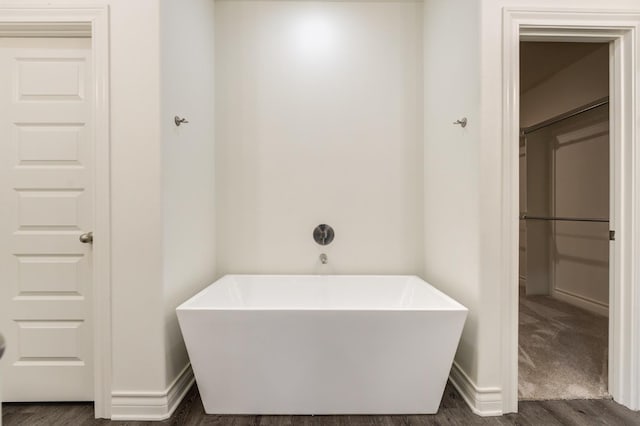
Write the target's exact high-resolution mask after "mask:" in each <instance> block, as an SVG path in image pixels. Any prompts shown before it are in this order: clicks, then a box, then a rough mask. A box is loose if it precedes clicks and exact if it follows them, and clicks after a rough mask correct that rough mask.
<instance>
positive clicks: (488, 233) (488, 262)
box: [443, 0, 640, 387]
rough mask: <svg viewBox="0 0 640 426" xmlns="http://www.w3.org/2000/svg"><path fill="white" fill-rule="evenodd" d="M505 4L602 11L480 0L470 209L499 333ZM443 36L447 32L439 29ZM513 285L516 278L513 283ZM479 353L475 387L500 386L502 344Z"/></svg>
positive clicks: (581, 4) (627, 4) (572, 1)
mask: <svg viewBox="0 0 640 426" xmlns="http://www.w3.org/2000/svg"><path fill="white" fill-rule="evenodd" d="M504 7H534V8H542V7H547V8H554V9H557V8H564V9H572V10H602V8H603V4H602V2H601V1H599V0H581V1H576V0H483V1H482V2H481V11H480V18H481V22H482V25H481V27H480V33H479V39H480V40H481V59H480V65H481V68H480V74H478V75H477V77H476V79H475V87H477V88H479V89H480V92H481V110H480V111H481V121H482V130H481V142H480V143H481V147H480V150H481V154H480V155H479V156H478V157H477V158H476V160H477V161H478V164H479V167H480V180H481V185H480V189H481V192H480V199H481V202H480V204H479V206H478V209H477V210H475V211H472V212H470V214H478V215H480V217H481V220H482V223H483V226H482V235H481V244H480V246H481V259H480V261H481V264H482V265H483V268H482V272H481V274H480V276H479V281H480V284H479V286H480V287H481V288H482V294H483V296H482V301H481V303H482V305H483V308H484V312H486V313H485V314H484V315H483V316H482V321H481V322H482V324H484V326H483V327H486V328H488V329H491V330H493V333H494V334H496V335H499V334H500V333H501V332H502V330H503V327H504V325H503V321H502V315H503V311H504V310H506V309H507V308H508V307H506V306H504V304H503V300H504V299H503V297H502V295H501V289H502V288H503V283H502V268H501V265H502V263H501V262H502V260H501V259H500V256H499V251H500V247H501V245H500V238H501V231H500V230H501V226H503V222H502V220H503V219H502V204H501V194H500V192H501V185H502V174H501V173H502V147H501V143H502V131H503V123H502V101H503V98H502V96H503V93H502V49H503V46H502V17H503V9H504ZM606 8H607V10H618V11H625V12H626V11H629V10H638V9H639V8H640V7H639V5H638V2H637V0H611V1H609V2H607V4H606ZM443 36H445V35H444V34H443ZM514 143H515V142H514ZM514 285H515V283H514ZM480 351H481V352H482V353H481V354H479V356H478V358H477V362H478V364H479V368H481V369H483V370H485V371H486V373H487V374H485V375H482V376H481V377H478V382H476V384H477V385H479V386H498V387H499V386H501V383H502V377H501V369H502V365H503V363H504V362H507V360H503V359H501V356H502V353H503V350H502V347H501V346H500V344H495V345H493V346H484V347H483V348H481V349H480Z"/></svg>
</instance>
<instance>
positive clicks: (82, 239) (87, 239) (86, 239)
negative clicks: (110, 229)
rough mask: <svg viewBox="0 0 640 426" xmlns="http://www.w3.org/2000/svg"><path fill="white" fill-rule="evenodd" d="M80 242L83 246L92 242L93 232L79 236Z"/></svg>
mask: <svg viewBox="0 0 640 426" xmlns="http://www.w3.org/2000/svg"><path fill="white" fill-rule="evenodd" d="M80 242H81V243H84V244H89V243H92V242H93V232H87V233H86V234H82V235H80Z"/></svg>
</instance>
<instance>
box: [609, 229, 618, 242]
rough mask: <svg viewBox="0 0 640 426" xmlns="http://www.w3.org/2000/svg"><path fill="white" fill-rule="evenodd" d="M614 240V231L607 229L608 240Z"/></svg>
mask: <svg viewBox="0 0 640 426" xmlns="http://www.w3.org/2000/svg"><path fill="white" fill-rule="evenodd" d="M615 240H616V231H609V241H615Z"/></svg>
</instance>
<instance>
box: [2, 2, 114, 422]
mask: <svg viewBox="0 0 640 426" xmlns="http://www.w3.org/2000/svg"><path fill="white" fill-rule="evenodd" d="M86 28H90V36H91V55H92V64H93V70H92V71H93V79H94V90H95V92H94V105H93V114H94V115H93V123H94V140H95V154H94V155H95V161H94V164H95V166H94V185H95V188H94V189H95V190H94V197H95V198H94V211H95V213H94V226H95V227H94V230H93V231H94V232H93V233H94V236H95V242H94V244H93V285H94V302H93V303H94V311H93V312H94V324H95V328H94V365H95V367H94V372H95V374H94V384H95V386H94V401H95V417H96V418H99V417H104V418H109V417H110V415H111V177H110V174H111V172H110V171H111V166H110V158H111V154H110V153H111V147H110V140H111V139H110V103H109V96H110V89H109V8H108V6H106V5H102V4H89V5H82V6H80V5H74V6H53V5H47V6H42V5H24V4H14V5H11V4H3V5H0V31H2V35H4V36H6V35H7V34H8V32H10V31H11V30H12V29H13V30H15V31H16V32H15V33H13V35H17V36H41V35H42V34H48V35H51V34H52V33H53V32H54V31H55V30H56V29H57V30H59V33H58V35H60V36H65V37H66V36H69V35H70V33H69V31H75V32H77V31H84V34H83V35H87V33H86Z"/></svg>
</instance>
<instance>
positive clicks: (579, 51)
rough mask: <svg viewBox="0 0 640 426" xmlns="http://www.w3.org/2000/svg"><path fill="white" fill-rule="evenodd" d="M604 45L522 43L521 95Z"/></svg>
mask: <svg viewBox="0 0 640 426" xmlns="http://www.w3.org/2000/svg"><path fill="white" fill-rule="evenodd" d="M603 44H604V43H555V42H521V43H520V93H523V92H526V91H527V90H529V89H531V88H533V87H535V86H537V85H538V84H540V83H541V82H543V81H544V80H546V79H547V78H549V77H551V76H552V75H554V74H556V73H557V72H558V71H560V70H562V69H563V68H566V67H567V66H569V65H571V64H572V63H574V62H576V61H578V60H580V59H582V58H584V57H585V56H587V55H588V54H590V53H592V52H594V51H596V50H598V49H599V48H601V47H602V46H603Z"/></svg>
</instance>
